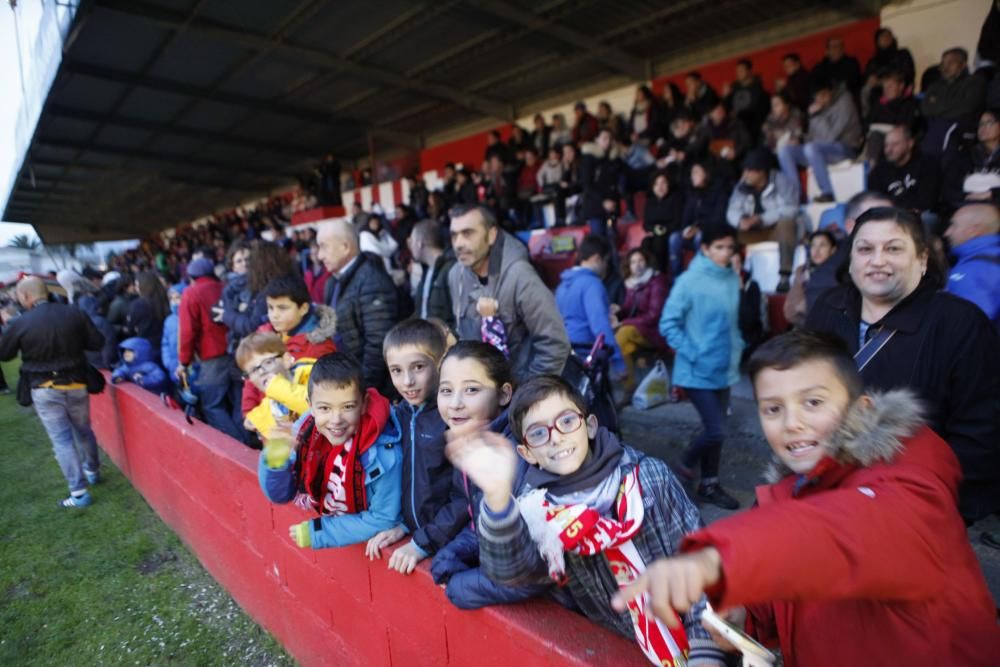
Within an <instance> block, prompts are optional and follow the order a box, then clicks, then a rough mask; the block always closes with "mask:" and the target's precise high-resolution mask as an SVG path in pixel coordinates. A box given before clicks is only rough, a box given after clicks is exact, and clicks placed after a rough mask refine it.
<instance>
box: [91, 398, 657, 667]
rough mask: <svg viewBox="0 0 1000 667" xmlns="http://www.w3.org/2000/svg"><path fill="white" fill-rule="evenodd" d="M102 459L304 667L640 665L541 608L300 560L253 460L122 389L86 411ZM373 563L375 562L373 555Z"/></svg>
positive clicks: (347, 553)
mask: <svg viewBox="0 0 1000 667" xmlns="http://www.w3.org/2000/svg"><path fill="white" fill-rule="evenodd" d="M91 412H92V418H93V424H94V430H95V431H96V433H97V437H98V440H99V442H100V443H101V446H102V448H103V449H104V450H105V452H106V453H107V455H108V456H110V457H111V459H112V460H113V461H114V462H115V464H116V465H118V467H119V468H120V469H121V470H122V471H123V472H124V473H125V475H126V476H127V477H128V478H129V479H130V480H131V482H132V484H133V485H134V486H135V488H136V489H137V490H138V491H139V492H140V493H141V494H142V495H143V496H144V497H145V499H146V501H147V502H148V503H149V504H150V506H152V507H153V509H155V510H156V512H157V513H158V514H159V515H160V516H161V517H162V518H163V520H164V521H165V522H166V523H167V524H168V525H169V526H170V527H171V528H172V529H173V530H174V531H176V532H177V534H178V535H179V536H180V537H181V539H183V540H184V542H185V543H186V544H187V545H188V546H189V547H190V548H191V549H192V551H194V553H195V554H196V555H197V557H198V559H199V560H200V561H201V562H202V564H203V565H204V566H205V567H206V569H208V571H209V572H210V573H211V574H212V576H213V577H215V579H216V580H218V581H219V583H220V584H222V586H224V587H225V588H226V590H227V591H229V593H230V594H231V595H232V596H233V598H235V599H236V601H237V602H238V603H239V604H240V606H241V607H243V609H245V610H246V611H247V612H248V613H249V614H250V615H251V616H252V617H253V618H254V619H255V620H256V621H257V622H258V623H260V624H261V625H262V626H264V627H265V628H267V629H268V631H270V632H271V633H272V634H274V636H275V637H277V638H278V640H279V641H280V642H281V643H282V644H283V645H284V646H285V648H286V649H287V650H288V651H289V652H290V653H291V654H292V655H293V656H295V657H296V659H298V660H299V661H300V662H301V663H302V664H304V665H327V664H330V665H333V664H336V665H369V666H371V665H406V666H407V667H410V666H413V665H435V666H440V665H477V666H487V665H498V666H500V665H503V666H504V667H509V666H510V665H517V667H529V666H532V665H548V666H558V665H616V666H617V665H644V664H646V660H645V658H644V657H643V656H642V654H641V652H640V651H639V650H638V648H637V647H636V646H634V645H633V644H632V643H631V642H629V641H626V640H625V639H623V638H621V637H619V636H617V635H615V634H613V633H611V632H608V631H606V630H604V629H603V628H600V627H598V626H595V625H594V624H592V623H590V622H589V621H588V620H586V619H585V618H583V617H581V616H578V615H576V614H573V613H571V612H569V611H567V610H565V609H562V608H561V607H559V606H558V605H555V604H553V603H550V602H547V601H535V602H532V603H529V604H520V605H513V606H507V607H494V608H490V609H484V610H480V611H475V612H468V611H462V610H459V609H457V608H455V607H453V606H452V605H451V603H449V602H448V600H447V598H446V597H445V595H444V592H443V591H442V590H441V589H440V588H439V587H438V586H435V585H434V583H433V581H432V580H431V576H430V572H429V568H428V563H427V562H424V563H422V564H421V566H420V567H419V568H418V570H417V571H416V572H414V573H413V574H411V575H410V576H408V577H405V576H402V575H400V574H397V573H395V572H390V571H388V570H387V568H386V561H385V560H381V561H375V562H370V561H368V560H367V559H366V558H365V556H364V549H363V546H360V545H357V546H353V547H346V548H342V549H323V550H320V551H312V550H303V549H299V548H298V547H295V546H294V545H293V544H292V542H291V541H290V540H289V538H288V526H289V525H290V524H292V523H296V522H300V521H303V520H305V519H307V518H309V516H307V514H306V513H305V512H303V511H301V510H299V509H297V508H295V507H291V506H281V505H272V504H271V503H270V502H268V501H267V499H266V498H265V497H264V495H263V493H262V492H261V491H260V489H259V488H258V485H257V477H256V457H257V453H256V452H254V451H252V450H250V449H247V448H246V447H244V446H243V445H241V444H240V443H238V442H236V441H234V440H232V439H230V438H228V437H227V436H225V435H223V434H221V433H219V432H217V431H215V430H214V429H212V428H210V427H208V426H206V425H205V424H202V423H201V422H197V421H196V422H195V423H194V425H189V424H188V423H187V422H186V421H185V420H184V417H183V415H182V414H181V413H180V412H179V411H177V410H170V409H167V408H165V407H164V406H163V405H162V403H160V401H159V400H158V399H157V397H156V396H154V395H153V394H150V393H148V392H146V391H144V390H142V389H140V388H138V387H136V386H135V385H130V384H127V385H117V386H113V385H111V384H110V383H109V384H108V388H107V389H106V390H105V392H104V393H103V394H100V395H98V396H93V397H92V398H91ZM383 558H387V556H386V555H385V554H383Z"/></svg>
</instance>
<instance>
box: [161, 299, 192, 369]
mask: <svg viewBox="0 0 1000 667" xmlns="http://www.w3.org/2000/svg"><path fill="white" fill-rule="evenodd" d="M185 287H187V285H186V284H184V283H177V284H176V285H171V287H170V289H169V290H167V299H168V300H169V301H170V314H169V315H167V319H165V320H163V337H162V338H161V339H160V359H161V360H163V367H164V368H165V369H167V377H169V378H171V379H174V378H176V377H177V375H176V373H177V367H178V366H179V365H180V361H178V359H177V354H178V351H179V349H180V347H179V346H180V338H179V327H180V323H181V320H180V316H179V315H178V312H177V311H178V309H179V308H180V307H181V294H182V293H183V292H184V288H185Z"/></svg>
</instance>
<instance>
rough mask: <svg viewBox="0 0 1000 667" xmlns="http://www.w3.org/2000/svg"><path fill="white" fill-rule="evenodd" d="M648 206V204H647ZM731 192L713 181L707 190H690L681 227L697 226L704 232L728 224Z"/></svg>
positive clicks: (685, 198) (686, 197)
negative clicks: (727, 211)
mask: <svg viewBox="0 0 1000 667" xmlns="http://www.w3.org/2000/svg"><path fill="white" fill-rule="evenodd" d="M647 205H648V204H647ZM728 207H729V192H728V190H727V188H726V186H725V185H724V184H722V183H720V182H719V181H715V180H713V181H712V182H711V183H710V184H709V185H708V187H707V188H688V190H687V193H686V195H685V197H684V214H683V216H682V222H681V226H682V228H683V227H689V226H691V225H695V226H697V227H698V229H700V230H701V231H702V232H704V231H706V230H708V229H710V228H713V227H719V226H722V225H726V224H728V223H727V222H726V209H727V208H728Z"/></svg>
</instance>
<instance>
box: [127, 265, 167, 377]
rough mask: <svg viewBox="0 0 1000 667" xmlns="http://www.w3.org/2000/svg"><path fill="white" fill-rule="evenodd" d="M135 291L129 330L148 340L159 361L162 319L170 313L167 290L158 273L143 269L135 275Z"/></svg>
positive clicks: (129, 311) (130, 308)
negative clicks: (135, 295) (136, 295)
mask: <svg viewBox="0 0 1000 667" xmlns="http://www.w3.org/2000/svg"><path fill="white" fill-rule="evenodd" d="M135 291H136V293H137V294H138V295H139V296H138V297H136V299H135V300H134V301H132V303H131V304H129V308H128V327H129V331H130V333H131V335H133V336H138V337H139V338H145V339H146V340H148V341H149V344H150V345H152V346H153V355H154V356H155V357H156V358H157V361H159V356H160V339H161V338H162V337H163V320H165V319H167V315H169V314H170V301H169V300H168V299H167V290H165V289H164V288H163V283H161V282H160V276H159V274H157V273H155V272H153V271H144V272H142V273H140V274H139V275H138V276H136V277H135Z"/></svg>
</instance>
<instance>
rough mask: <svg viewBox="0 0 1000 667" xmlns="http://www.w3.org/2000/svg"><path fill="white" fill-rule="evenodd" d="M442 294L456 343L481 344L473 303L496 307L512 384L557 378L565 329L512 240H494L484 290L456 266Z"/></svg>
mask: <svg viewBox="0 0 1000 667" xmlns="http://www.w3.org/2000/svg"><path fill="white" fill-rule="evenodd" d="M448 290H449V291H450V293H451V305H452V308H454V310H455V326H456V328H457V330H458V337H459V339H461V340H480V338H481V335H482V334H481V329H480V319H481V318H480V316H479V313H478V312H477V310H476V304H477V302H478V301H479V297H481V296H489V297H492V298H495V299H496V300H497V301H498V302H499V303H500V307H499V309H498V310H497V316H498V317H499V318H500V320H501V321H502V322H503V324H504V328H505V329H506V331H507V344H508V346H509V347H510V365H511V370H512V371H513V373H514V378H515V379H516V380H517V381H518V382H523V381H524V380H527V379H528V378H530V377H533V376H535V375H541V374H543V373H553V374H556V375H558V374H559V373H561V372H562V370H563V366H565V365H566V359H567V358H568V357H569V353H570V345H569V338H568V337H567V335H566V327H565V325H564V324H563V321H562V318H561V317H559V310H558V308H556V302H555V298H554V297H553V295H552V292H551V291H550V290H549V288H548V287H546V286H545V284H544V283H543V282H542V280H541V278H539V277H538V274H537V273H536V272H535V269H534V267H533V266H531V264H530V263H529V262H528V250H527V248H525V246H524V244H523V243H521V242H520V241H518V240H517V239H516V238H515V237H513V236H511V235H510V234H508V233H507V232H503V231H501V232H499V233H498V234H497V240H496V243H494V244H493V247H492V248H491V249H490V258H489V273H488V275H487V281H486V284H485V285H483V284H482V283H481V282H480V281H479V277H478V276H476V274H475V273H473V271H472V269H470V268H468V267H466V266H465V265H463V264H462V263H461V262H459V263H456V264H455V266H453V267H451V271H450V272H449V273H448ZM380 344H381V343H380Z"/></svg>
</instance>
